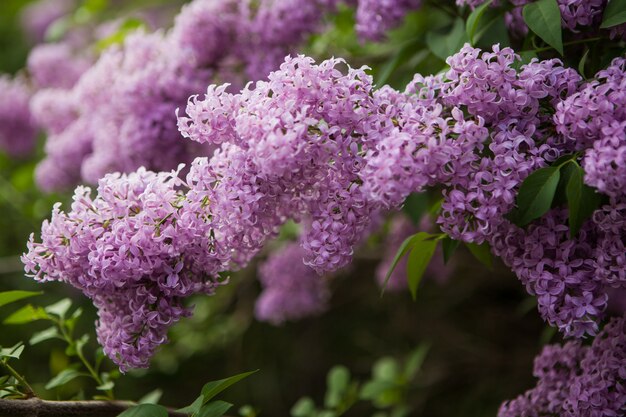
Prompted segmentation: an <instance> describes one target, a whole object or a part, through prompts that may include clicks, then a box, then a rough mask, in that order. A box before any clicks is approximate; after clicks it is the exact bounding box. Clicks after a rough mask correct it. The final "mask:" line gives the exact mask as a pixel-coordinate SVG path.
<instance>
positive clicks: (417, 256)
mask: <svg viewBox="0 0 626 417" xmlns="http://www.w3.org/2000/svg"><path fill="white" fill-rule="evenodd" d="M435 249H437V241H436V240H421V241H418V242H416V243H415V244H414V245H413V249H411V253H410V254H409V260H408V262H407V268H406V272H407V279H408V281H409V290H410V291H411V296H412V297H413V300H415V299H416V297H417V287H419V285H420V282H421V281H422V277H423V276H424V271H426V267H427V266H428V264H429V263H430V260H431V259H432V257H433V255H434V254H435Z"/></svg>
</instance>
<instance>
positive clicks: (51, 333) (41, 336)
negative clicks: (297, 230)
mask: <svg viewBox="0 0 626 417" xmlns="http://www.w3.org/2000/svg"><path fill="white" fill-rule="evenodd" d="M55 338H58V339H63V338H62V337H61V335H60V334H59V330H58V329H57V328H56V327H54V326H53V327H49V328H47V329H46V330H42V331H40V332H37V333H34V334H33V335H32V336H31V338H30V340H29V341H28V344H30V345H31V346H33V345H36V344H38V343H41V342H44V341H46V340H50V339H55Z"/></svg>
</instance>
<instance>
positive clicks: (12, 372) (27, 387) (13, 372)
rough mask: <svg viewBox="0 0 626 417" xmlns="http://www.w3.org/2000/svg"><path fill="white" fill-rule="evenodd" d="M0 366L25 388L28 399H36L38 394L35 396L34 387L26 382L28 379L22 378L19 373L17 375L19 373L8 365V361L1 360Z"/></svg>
mask: <svg viewBox="0 0 626 417" xmlns="http://www.w3.org/2000/svg"><path fill="white" fill-rule="evenodd" d="M0 365H2V366H3V367H4V369H6V370H7V372H8V373H9V374H10V375H11V376H12V377H13V378H15V380H16V381H17V382H18V383H19V384H20V385H21V386H22V387H23V388H24V390H26V392H25V395H26V398H32V397H36V396H37V394H35V391H34V390H33V387H31V386H30V384H29V383H28V382H26V379H24V377H23V376H21V375H20V374H19V373H17V371H16V370H15V369H13V367H12V366H11V365H9V364H8V362H7V361H6V359H3V360H1V361H0Z"/></svg>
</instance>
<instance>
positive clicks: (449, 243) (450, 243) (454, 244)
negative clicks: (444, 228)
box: [441, 236, 460, 264]
mask: <svg viewBox="0 0 626 417" xmlns="http://www.w3.org/2000/svg"><path fill="white" fill-rule="evenodd" d="M459 243H460V242H459V241H458V240H454V239H451V238H450V237H449V236H446V237H445V238H443V240H442V241H441V247H442V249H443V263H444V264H447V263H448V262H449V261H450V259H451V258H452V255H454V252H456V249H457V248H458V247H459Z"/></svg>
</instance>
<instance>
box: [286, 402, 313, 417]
mask: <svg viewBox="0 0 626 417" xmlns="http://www.w3.org/2000/svg"><path fill="white" fill-rule="evenodd" d="M290 413H291V416H292V417H309V416H312V415H314V413H315V403H314V402H313V400H312V399H310V398H309V397H303V398H300V399H299V400H298V401H297V402H296V403H295V404H294V405H293V407H291V411H290Z"/></svg>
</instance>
